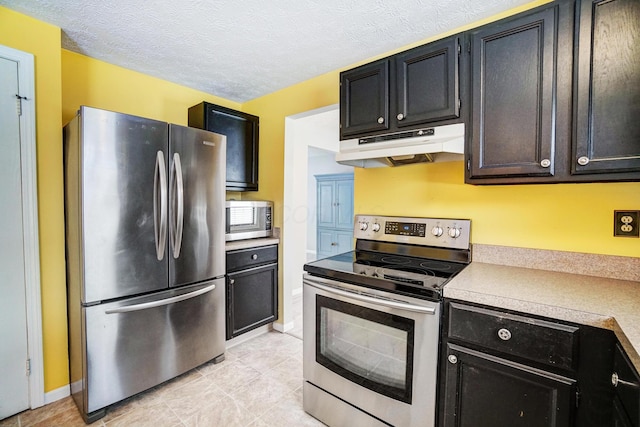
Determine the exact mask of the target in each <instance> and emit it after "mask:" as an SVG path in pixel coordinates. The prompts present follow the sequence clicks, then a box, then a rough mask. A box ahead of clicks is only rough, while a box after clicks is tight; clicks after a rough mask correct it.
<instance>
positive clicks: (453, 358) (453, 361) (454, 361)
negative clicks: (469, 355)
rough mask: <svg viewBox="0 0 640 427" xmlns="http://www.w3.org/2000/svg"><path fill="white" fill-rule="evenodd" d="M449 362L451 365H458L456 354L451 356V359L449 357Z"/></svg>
mask: <svg viewBox="0 0 640 427" xmlns="http://www.w3.org/2000/svg"><path fill="white" fill-rule="evenodd" d="M447 360H448V361H449V363H453V364H454V365H455V364H456V363H458V358H457V357H456V355H455V354H450V355H449V357H447Z"/></svg>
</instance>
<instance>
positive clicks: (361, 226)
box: [360, 222, 369, 231]
mask: <svg viewBox="0 0 640 427" xmlns="http://www.w3.org/2000/svg"><path fill="white" fill-rule="evenodd" d="M367 228H369V224H367V223H366V222H361V223H360V230H362V231H365V230H366V229H367Z"/></svg>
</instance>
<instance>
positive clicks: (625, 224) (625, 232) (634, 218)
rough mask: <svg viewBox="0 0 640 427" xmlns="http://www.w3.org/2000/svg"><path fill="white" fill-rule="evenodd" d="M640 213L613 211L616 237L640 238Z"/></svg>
mask: <svg viewBox="0 0 640 427" xmlns="http://www.w3.org/2000/svg"><path fill="white" fill-rule="evenodd" d="M638 221H640V211H613V235H614V236H615V237H640V222H638Z"/></svg>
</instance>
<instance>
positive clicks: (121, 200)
mask: <svg viewBox="0 0 640 427" xmlns="http://www.w3.org/2000/svg"><path fill="white" fill-rule="evenodd" d="M74 123H78V124H77V126H78V132H77V133H76V132H66V133H65V135H69V138H66V137H65V151H66V152H65V160H66V165H65V170H66V172H67V173H66V180H67V185H66V188H67V194H66V200H67V237H68V238H69V241H68V246H69V248H68V251H69V252H68V253H69V254H70V255H71V256H74V257H77V260H75V261H76V262H75V263H74V262H71V263H70V264H71V265H72V266H75V267H74V269H76V270H78V271H72V272H70V274H69V277H70V280H71V281H72V282H75V281H78V282H80V283H71V282H70V283H69V286H79V287H80V290H81V299H82V302H83V303H91V302H95V301H103V300H108V299H112V298H120V297H125V296H130V295H135V294H141V293H145V292H151V291H154V290H159V289H166V288H167V286H168V285H167V277H168V262H167V256H166V242H165V247H163V246H162V242H161V241H159V237H161V236H159V234H161V233H156V229H160V227H159V225H160V224H158V222H159V221H161V220H162V218H161V211H162V209H161V207H160V206H159V204H160V203H161V201H162V196H163V191H161V190H160V187H159V186H158V185H156V189H157V190H158V191H157V194H156V192H154V181H156V183H157V184H159V181H160V180H161V179H162V177H165V181H166V177H167V173H168V169H167V162H166V152H167V149H168V124H167V123H164V122H159V121H155V120H149V119H144V118H141V117H135V116H130V115H126V114H120V113H114V112H111V111H104V110H98V109H95V108H89V107H81V110H80V115H79V120H78V121H77V122H72V123H70V124H69V125H68V126H73V124H74ZM74 138H75V139H76V140H75V141H74V140H73V139H74ZM163 163H164V165H163ZM74 181H76V182H74ZM165 188H166V187H165ZM75 191H77V192H78V194H73V193H75ZM164 193H166V190H164ZM165 198H166V197H165ZM154 201H155V205H154ZM165 204H166V203H165ZM154 206H155V210H154ZM165 211H166V209H165ZM165 217H166V214H165ZM74 229H75V230H78V232H77V233H74V232H72V231H73V230H74Z"/></svg>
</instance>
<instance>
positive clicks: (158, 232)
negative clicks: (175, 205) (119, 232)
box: [153, 151, 167, 261]
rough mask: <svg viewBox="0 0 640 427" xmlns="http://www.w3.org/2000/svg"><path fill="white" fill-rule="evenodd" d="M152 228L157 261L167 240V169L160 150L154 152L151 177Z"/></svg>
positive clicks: (160, 259)
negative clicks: (154, 158) (154, 161)
mask: <svg viewBox="0 0 640 427" xmlns="http://www.w3.org/2000/svg"><path fill="white" fill-rule="evenodd" d="M158 199H160V200H158ZM158 204H159V206H158ZM158 211H160V212H158ZM158 214H159V215H160V217H158ZM153 228H154V232H155V240H156V257H157V258H158V261H162V260H163V259H164V248H165V246H166V242H167V170H166V168H165V163H164V153H162V151H158V152H157V154H156V169H155V172H154V177H153Z"/></svg>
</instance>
